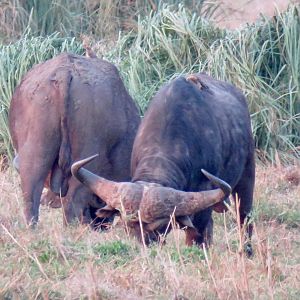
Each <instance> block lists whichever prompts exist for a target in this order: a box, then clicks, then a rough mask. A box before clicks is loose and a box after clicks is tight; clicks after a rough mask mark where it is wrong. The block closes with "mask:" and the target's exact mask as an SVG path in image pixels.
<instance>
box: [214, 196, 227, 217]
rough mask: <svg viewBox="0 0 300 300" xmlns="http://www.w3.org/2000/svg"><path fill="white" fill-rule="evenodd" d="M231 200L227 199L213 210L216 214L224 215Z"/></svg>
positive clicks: (217, 204)
mask: <svg viewBox="0 0 300 300" xmlns="http://www.w3.org/2000/svg"><path fill="white" fill-rule="evenodd" d="M230 204H231V203H230V199H229V197H227V198H226V199H224V200H223V201H221V202H218V203H216V204H215V205H214V206H213V207H212V208H213V210H214V211H215V212H216V213H219V214H220V213H224V212H226V211H227V210H228V206H230Z"/></svg>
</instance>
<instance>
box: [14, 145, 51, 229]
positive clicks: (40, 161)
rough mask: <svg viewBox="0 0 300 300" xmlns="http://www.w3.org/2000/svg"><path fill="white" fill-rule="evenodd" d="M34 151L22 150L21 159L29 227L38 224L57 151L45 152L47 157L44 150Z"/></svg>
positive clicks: (26, 215) (23, 190)
mask: <svg viewBox="0 0 300 300" xmlns="http://www.w3.org/2000/svg"><path fill="white" fill-rule="evenodd" d="M33 150H34V149H29V147H28V148H27V149H26V150H24V149H22V150H21V151H20V152H19V159H20V177H21V187H22V193H23V199H24V213H25V218H26V222H27V224H28V225H33V226H34V225H35V224H36V223H37V222H38V216H39V206H40V199H41V194H42V191H43V187H44V183H45V180H46V178H47V175H48V173H49V170H50V169H51V167H52V165H53V162H54V160H55V151H53V152H52V151H49V152H46V151H45V153H47V155H45V153H43V152H44V151H43V149H39V150H40V151H37V149H35V150H34V151H33ZM33 153H35V154H34V155H33Z"/></svg>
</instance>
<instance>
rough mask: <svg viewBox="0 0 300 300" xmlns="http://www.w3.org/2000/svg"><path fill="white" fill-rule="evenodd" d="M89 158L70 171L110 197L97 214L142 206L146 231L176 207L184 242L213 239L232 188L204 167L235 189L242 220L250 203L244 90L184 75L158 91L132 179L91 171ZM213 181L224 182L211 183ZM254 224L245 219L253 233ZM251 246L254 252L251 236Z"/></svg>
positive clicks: (251, 170) (250, 145)
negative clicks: (215, 223)
mask: <svg viewBox="0 0 300 300" xmlns="http://www.w3.org/2000/svg"><path fill="white" fill-rule="evenodd" d="M88 161H90V158H89V159H86V160H83V161H79V162H77V163H75V164H74V165H73V166H72V171H73V174H74V175H75V176H76V177H77V178H78V179H79V180H81V181H82V182H83V183H85V184H86V185H87V186H88V187H90V188H91V189H92V190H93V191H94V193H96V194H97V195H98V196H99V197H101V198H102V199H103V200H104V201H105V202H106V203H107V206H106V207H105V208H104V209H102V210H100V211H99V215H102V214H103V213H104V212H105V211H108V210H111V211H112V212H113V209H117V210H121V211H122V210H123V211H124V210H125V211H126V212H127V213H128V214H131V215H132V214H134V213H135V212H136V211H137V210H139V221H140V222H142V227H143V229H144V233H153V232H154V231H155V230H157V229H160V228H163V227H164V226H165V224H166V223H167V222H168V221H169V216H170V215H171V214H172V212H174V215H175V217H176V219H177V221H178V222H179V224H180V223H181V225H182V226H187V230H186V243H187V244H192V243H197V244H200V243H202V242H209V239H210V236H211V233H212V218H211V213H212V208H213V207H214V208H215V210H216V211H219V212H220V211H224V210H225V208H226V206H225V205H224V204H223V202H221V203H220V201H221V200H222V199H223V198H226V196H228V193H229V192H230V189H228V188H227V187H226V184H224V182H223V183H222V182H221V181H220V180H218V179H216V178H214V177H212V176H210V175H209V174H207V173H206V172H204V173H205V176H204V174H202V172H201V169H205V170H207V171H209V172H210V173H212V174H214V175H215V176H217V177H218V178H222V179H223V180H224V181H226V182H227V183H228V184H229V185H230V186H231V187H232V191H233V195H234V196H235V195H238V197H239V199H240V205H239V215H240V223H241V224H244V223H245V222H246V220H247V218H248V216H249V213H250V211H251V208H252V199H253V187H254V179H255V163H254V142H253V137H252V132H251V123H250V116H249V112H248V108H247V104H246V100H245V97H244V96H243V94H242V93H241V92H240V91H239V90H238V89H237V88H235V87H234V86H232V85H231V84H229V83H226V82H223V81H219V80H215V79H213V78H212V77H210V76H208V75H206V74H202V73H200V74H193V75H189V76H187V77H186V78H185V77H179V78H177V79H175V80H173V81H171V82H170V83H169V84H166V85H165V86H164V87H162V88H161V89H160V90H159V92H158V93H157V94H156V96H155V97H154V99H153V100H152V102H151V103H150V106H149V108H148V110H147V112H146V114H145V117H144V119H143V121H142V123H141V125H140V127H139V130H138V133H137V136H136V138H135V142H134V146H133V152H132V160H131V168H132V182H131V183H116V182H112V181H109V180H106V179H104V178H101V177H99V176H95V175H94V174H92V173H90V172H87V171H86V170H85V169H84V168H81V166H83V165H84V164H85V163H86V162H88ZM206 177H208V178H209V179H210V180H208V179H207V178H206ZM216 185H217V186H220V187H221V189H216V190H211V189H212V188H214V187H216ZM223 190H224V191H223ZM199 191H200V192H199ZM213 205H214V206H213ZM189 217H190V218H189ZM136 221H138V220H136ZM247 223H248V222H247ZM133 227H134V226H133ZM251 231H252V229H251V224H247V233H248V237H249V238H250V237H251ZM138 232H139V230H138V229H136V230H135V233H136V234H137V233H138ZM246 250H247V253H248V254H251V245H250V240H249V243H248V244H247V248H246Z"/></svg>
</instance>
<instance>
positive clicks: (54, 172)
mask: <svg viewBox="0 0 300 300" xmlns="http://www.w3.org/2000/svg"><path fill="white" fill-rule="evenodd" d="M139 122H140V116H139V112H138V109H137V107H136V105H135V104H134V102H133V100H132V98H131V97H130V96H129V94H128V93H127V91H126V89H125V87H124V84H123V82H122V80H121V78H120V76H119V73H118V70H117V69H116V67H115V66H113V65H112V64H111V63H109V62H107V61H104V60H101V59H98V58H87V57H83V56H78V55H73V54H67V53H64V54H61V55H58V56H57V57H55V58H53V59H50V60H48V61H46V62H44V63H41V64H38V65H36V66H34V67H33V68H32V69H31V70H30V71H29V72H28V73H27V74H26V75H25V76H24V78H23V79H22V81H21V83H20V84H19V86H18V87H17V88H16V90H15V92H14V95H13V97H12V101H11V105H10V112H9V126H10V132H11V137H12V141H13V145H14V148H15V150H16V152H17V156H16V158H15V159H14V164H15V165H17V167H18V169H19V173H20V177H21V188H22V192H23V197H24V203H25V217H26V220H27V222H28V223H31V224H35V223H36V222H37V221H38V214H39V205H40V198H41V193H42V190H43V187H44V184H45V182H46V181H47V182H49V185H50V192H49V193H50V195H49V194H48V196H49V197H53V196H54V197H53V198H55V195H61V196H62V197H64V198H63V201H62V202H63V206H64V215H65V221H66V222H67V223H69V222H70V221H72V220H73V219H74V218H79V219H80V221H82V222H89V221H90V212H89V209H88V208H89V207H96V208H99V207H101V206H102V205H103V202H102V201H99V199H98V198H97V197H96V196H95V195H94V194H93V193H92V192H91V191H90V190H89V189H87V188H86V187H85V186H83V185H82V184H81V183H80V182H78V181H77V180H76V179H75V178H73V177H72V176H71V172H70V168H71V164H72V162H73V161H75V160H78V159H82V158H84V157H86V156H88V155H91V154H93V153H95V152H98V153H100V156H99V158H98V159H96V160H95V161H94V162H93V163H91V164H89V168H90V170H91V171H93V172H95V173H97V174H101V176H104V177H107V178H109V179H111V180H115V181H126V180H130V155H131V151H132V144H133V140H134V137H135V134H136V131H137V128H138V125H139ZM46 178H48V179H47V180H46ZM54 194H55V195H54Z"/></svg>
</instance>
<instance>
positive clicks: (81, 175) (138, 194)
mask: <svg viewBox="0 0 300 300" xmlns="http://www.w3.org/2000/svg"><path fill="white" fill-rule="evenodd" d="M97 156H98V154H96V155H93V156H90V157H88V158H85V159H82V160H79V161H77V162H75V163H73V164H72V167H71V172H72V175H73V176H74V177H75V178H77V179H78V180H79V181H80V182H81V183H83V184H84V185H85V186H87V187H88V188H89V189H91V190H92V192H93V193H94V194H96V195H97V196H98V197H100V198H101V200H103V201H104V202H105V203H106V204H108V205H109V206H110V207H112V208H115V209H118V210H123V209H124V210H125V212H129V213H133V212H137V210H138V207H139V205H140V202H141V199H142V195H143V186H141V185H137V184H136V183H131V182H114V181H111V180H107V179H105V178H103V177H101V176H98V175H96V174H94V173H92V172H90V171H88V170H87V169H85V168H83V166H84V165H85V164H87V163H88V162H90V161H92V160H93V159H95V158H96V157H97Z"/></svg>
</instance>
